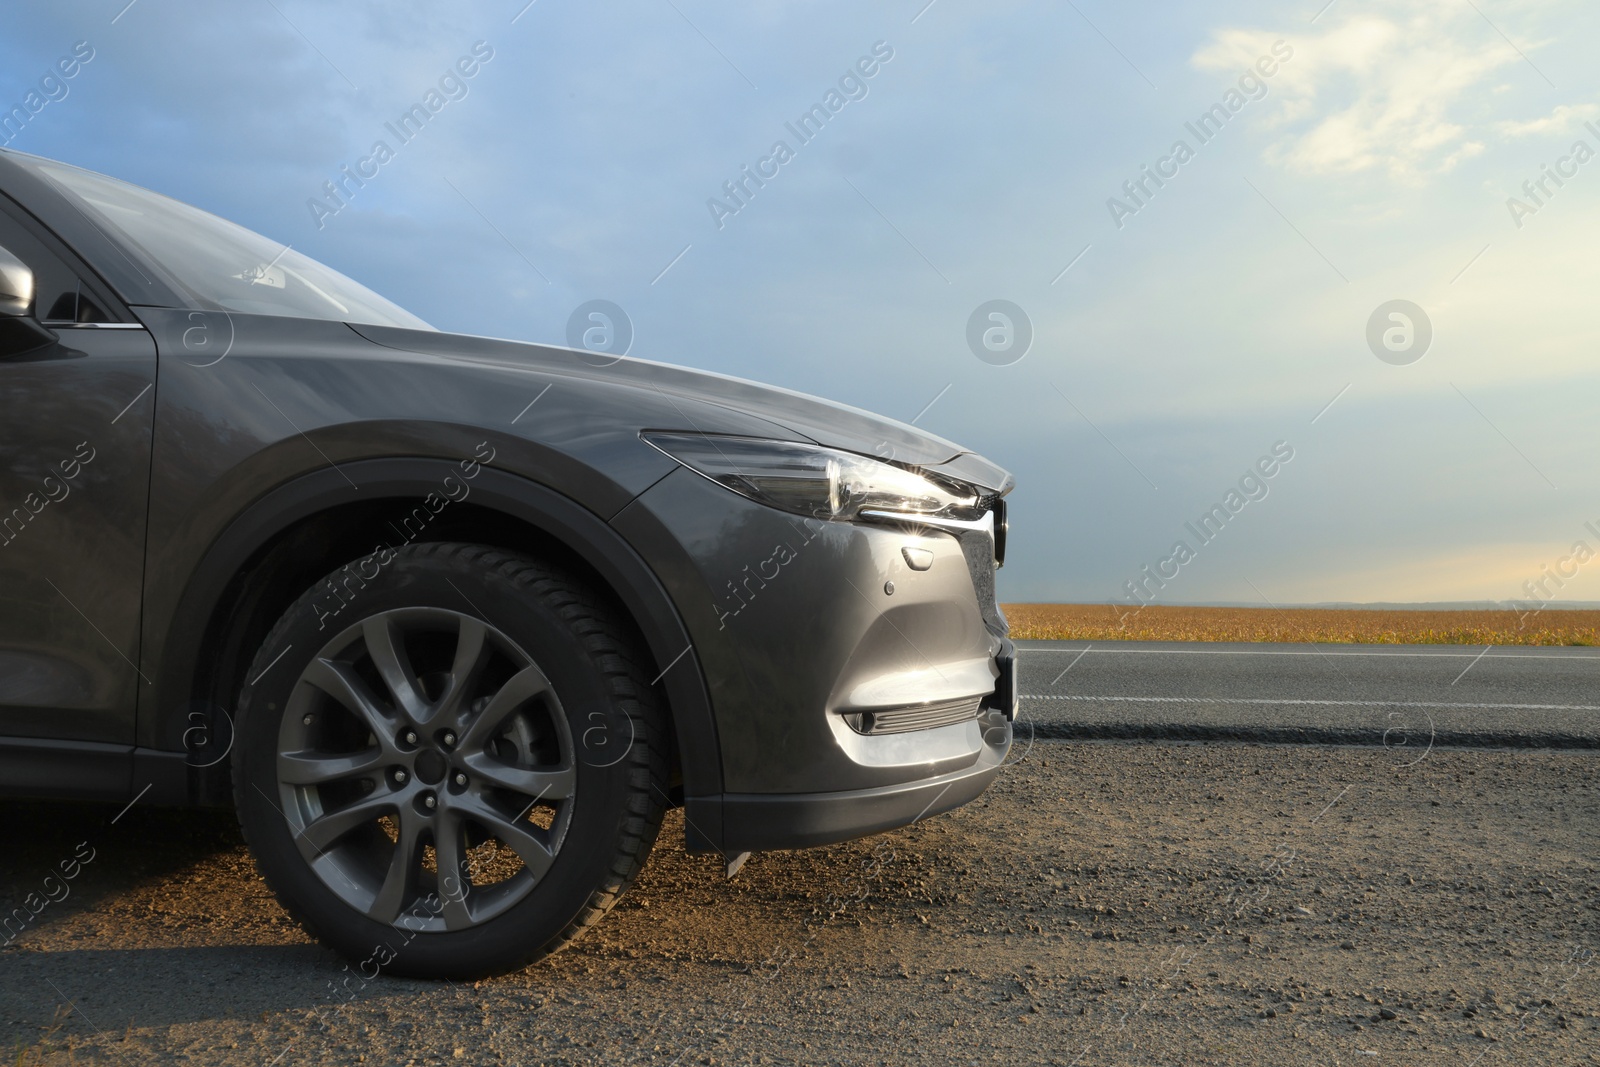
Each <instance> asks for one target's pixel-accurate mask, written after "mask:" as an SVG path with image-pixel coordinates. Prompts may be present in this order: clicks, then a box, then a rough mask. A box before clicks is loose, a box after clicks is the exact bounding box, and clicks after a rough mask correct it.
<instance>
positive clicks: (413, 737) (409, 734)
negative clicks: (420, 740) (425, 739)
mask: <svg viewBox="0 0 1600 1067" xmlns="http://www.w3.org/2000/svg"><path fill="white" fill-rule="evenodd" d="M416 743H417V732H416V731H415V730H407V731H406V744H408V745H414V744H416Z"/></svg>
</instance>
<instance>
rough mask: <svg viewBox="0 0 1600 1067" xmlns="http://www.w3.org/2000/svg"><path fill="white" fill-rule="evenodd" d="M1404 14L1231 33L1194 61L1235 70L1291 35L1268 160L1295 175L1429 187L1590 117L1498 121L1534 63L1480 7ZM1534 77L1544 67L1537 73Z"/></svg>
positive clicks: (1403, 10)
mask: <svg viewBox="0 0 1600 1067" xmlns="http://www.w3.org/2000/svg"><path fill="white" fill-rule="evenodd" d="M1394 6H1396V7H1399V8H1400V12H1399V13H1395V14H1385V15H1375V14H1364V13H1362V14H1353V15H1351V16H1349V17H1347V18H1344V19H1343V20H1339V19H1337V17H1336V16H1337V11H1335V12H1334V13H1333V14H1334V15H1335V18H1332V19H1330V20H1329V21H1328V22H1327V23H1325V24H1324V27H1319V28H1317V29H1315V30H1313V32H1312V34H1311V35H1310V36H1306V35H1303V34H1300V33H1298V32H1285V33H1280V34H1269V33H1266V32H1264V31H1260V30H1245V29H1222V30H1217V31H1214V32H1213V34H1212V37H1211V40H1210V41H1209V42H1208V43H1207V44H1205V45H1204V46H1202V47H1201V48H1199V49H1198V50H1197V51H1196V52H1195V53H1194V55H1193V56H1192V57H1191V60H1190V62H1191V64H1192V65H1193V66H1194V67H1195V68H1196V69H1199V70H1204V71H1216V72H1220V73H1231V72H1233V71H1236V70H1239V69H1241V68H1242V67H1243V66H1244V65H1245V64H1246V63H1248V62H1250V61H1251V60H1253V58H1254V56H1255V55H1258V54H1260V52H1261V51H1262V46H1263V44H1264V43H1266V42H1269V41H1270V40H1272V39H1274V38H1276V37H1283V38H1284V39H1286V40H1288V41H1289V42H1290V43H1291V44H1292V45H1293V46H1294V48H1295V55H1294V58H1293V59H1292V60H1291V61H1290V62H1287V63H1285V64H1284V65H1283V70H1282V72H1281V74H1280V75H1279V77H1278V78H1276V79H1274V81H1273V92H1274V96H1275V99H1276V110H1275V111H1272V112H1269V118H1268V122H1269V123H1270V124H1272V125H1276V126H1278V127H1280V128H1281V129H1282V135H1281V137H1280V138H1279V139H1278V140H1277V142H1276V143H1275V144H1274V145H1273V146H1272V147H1271V148H1270V149H1268V151H1267V153H1266V158H1267V160H1268V161H1269V162H1272V163H1275V164H1277V165H1279V166H1281V167H1283V168H1284V169H1286V170H1288V171H1290V172H1291V173H1295V174H1303V175H1320V176H1339V175H1348V174H1356V173H1363V172H1371V173H1374V174H1377V175H1381V176H1384V177H1386V178H1387V179H1388V180H1390V181H1392V182H1395V183H1398V184H1401V185H1407V186H1422V185H1427V184H1429V183H1430V182H1431V181H1432V180H1433V179H1435V178H1437V177H1439V176H1441V175H1443V174H1446V173H1448V172H1450V171H1451V170H1453V169H1454V168H1455V167H1457V166H1458V165H1459V164H1460V163H1462V162H1463V161H1465V160H1467V159H1470V158H1472V157H1473V156H1476V155H1479V154H1481V153H1482V152H1484V151H1485V148H1486V145H1487V139H1488V137H1489V135H1490V134H1491V133H1499V134H1500V135H1502V137H1506V136H1524V135H1527V134H1531V133H1535V132H1543V131H1549V132H1555V131H1556V130H1557V129H1559V128H1563V127H1564V126H1565V125H1566V124H1570V123H1571V122H1572V121H1574V120H1575V119H1576V118H1578V117H1579V113H1584V114H1586V113H1587V110H1586V109H1585V108H1557V109H1556V111H1555V112H1554V113H1552V114H1551V115H1550V116H1549V117H1547V118H1544V119H1534V120H1530V121H1527V122H1524V123H1520V124H1519V123H1509V124H1508V123H1506V122H1503V121H1502V122H1495V123H1489V122H1487V121H1485V120H1484V118H1483V116H1484V115H1485V114H1486V112H1487V111H1488V105H1489V100H1490V98H1491V97H1492V96H1494V95H1495V93H1496V91H1497V89H1500V88H1503V87H1504V86H1503V85H1499V84H1497V82H1498V81H1499V79H1497V78H1496V77H1495V75H1497V74H1498V73H1500V72H1502V71H1505V72H1507V73H1508V74H1509V73H1511V71H1510V68H1513V67H1515V66H1518V65H1523V64H1524V63H1525V62H1531V60H1528V59H1526V54H1529V53H1532V52H1534V51H1535V50H1536V49H1537V47H1538V44H1537V43H1533V42H1525V43H1524V44H1522V45H1521V46H1520V47H1521V51H1520V52H1519V51H1518V47H1517V46H1513V45H1512V44H1511V43H1510V42H1509V41H1507V40H1506V39H1505V38H1503V37H1501V36H1500V34H1499V33H1497V32H1495V29H1494V27H1493V26H1490V25H1486V24H1485V23H1484V20H1483V18H1482V17H1480V15H1479V14H1478V13H1477V12H1476V11H1475V10H1474V8H1473V7H1472V5H1470V4H1462V3H1456V2H1448V3H1447V2H1442V0H1411V2H1409V3H1404V4H1397V5H1394ZM1526 73H1527V76H1528V77H1529V78H1533V77H1535V76H1536V75H1535V72H1534V71H1533V70H1527V71H1526Z"/></svg>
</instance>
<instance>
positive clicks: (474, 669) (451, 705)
mask: <svg viewBox="0 0 1600 1067" xmlns="http://www.w3.org/2000/svg"><path fill="white" fill-rule="evenodd" d="M487 636H488V629H487V627H485V626H484V625H483V623H481V622H479V621H478V620H477V619H474V618H470V617H468V616H466V615H463V616H461V629H460V631H459V633H458V636H457V638H456V657H455V661H454V662H453V663H451V665H450V679H449V681H448V682H446V683H445V690H444V696H442V697H440V698H439V710H438V711H437V712H436V714H437V715H440V716H447V717H448V718H447V719H446V721H449V719H452V718H454V717H455V716H456V715H458V714H459V713H460V708H461V702H462V700H463V699H464V698H465V697H466V695H467V693H469V692H471V690H472V685H473V683H474V682H476V681H477V680H478V675H479V673H480V672H481V671H482V670H483V667H484V665H485V664H486V663H488V661H489V657H488V656H487V655H485V653H486V651H487V649H486V647H485V638H486V637H487Z"/></svg>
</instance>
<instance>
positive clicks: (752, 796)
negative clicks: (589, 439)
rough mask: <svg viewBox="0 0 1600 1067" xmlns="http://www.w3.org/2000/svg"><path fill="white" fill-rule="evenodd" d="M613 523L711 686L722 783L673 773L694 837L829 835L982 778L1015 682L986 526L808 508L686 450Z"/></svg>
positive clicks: (1001, 744) (917, 811)
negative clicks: (697, 469) (665, 595)
mask: <svg viewBox="0 0 1600 1067" xmlns="http://www.w3.org/2000/svg"><path fill="white" fill-rule="evenodd" d="M612 524H613V526H614V527H615V528H617V529H618V530H619V532H621V533H622V534H623V536H624V537H626V538H627V539H628V540H629V542H630V543H632V544H633V545H634V546H635V548H636V549H638V551H639V552H640V553H641V554H642V555H643V556H644V557H645V559H646V562H647V563H648V564H649V565H650V566H651V567H652V569H653V570H654V571H655V573H656V574H657V576H658V577H659V578H660V579H661V581H662V583H663V584H664V585H665V586H666V587H667V590H668V592H669V594H670V595H671V597H672V599H673V601H674V603H675V604H676V605H677V607H678V610H679V612H680V613H681V615H682V617H683V620H684V624H685V626H686V627H687V629H688V630H689V634H690V639H691V641H692V642H693V648H694V657H695V659H696V660H697V662H698V665H699V667H700V669H701V671H702V672H703V675H704V678H705V681H706V687H707V690H708V692H709V693H710V696H711V704H712V711H713V716H714V719H715V723H716V732H717V737H718V747H719V749H720V756H721V760H722V770H723V792H721V793H719V794H716V795H710V796H700V795H695V793H694V792H693V788H692V786H689V787H688V789H687V793H688V795H686V796H685V798H684V799H685V814H686V817H687V822H688V823H689V827H688V837H689V844H690V847H691V848H696V849H709V850H717V851H723V852H729V853H732V852H740V851H746V850H751V851H753V850H756V849H770V848H793V847H802V846H805V845H814V844H823V843H826V842H829V841H838V840H844V839H847V838H851V837H857V836H861V835H864V834H869V833H874V832H877V831H879V830H883V829H888V828H890V827H893V826H899V825H904V824H906V823H908V822H912V821H914V820H916V819H917V818H919V817H921V816H922V815H924V814H934V813H936V812H939V811H947V810H949V809H950V808H952V807H955V806H957V805H959V804H962V803H965V802H966V801H968V800H970V799H972V798H973V797H974V796H976V795H978V793H980V792H982V790H983V788H984V787H985V786H987V784H988V783H989V781H991V780H992V779H993V777H994V774H995V772H996V771H997V769H998V767H999V766H1000V764H1001V762H1002V761H1003V760H1004V758H1005V753H1006V750H1007V747H1008V746H1009V744H1010V739H1011V732H1010V728H1009V718H1010V716H1011V714H1012V713H1013V712H1014V709H1015V693H1016V686H1015V681H1014V669H1013V650H1012V646H1011V642H1010V641H1009V640H1008V639H1007V638H1006V629H1007V628H1006V624H1005V619H1004V616H1003V615H1002V614H1001V613H1000V610H999V607H998V605H997V604H996V603H995V598H994V573H993V568H994V557H995V544H994V532H993V530H992V529H989V528H987V527H985V528H982V529H966V530H958V531H949V530H940V529H934V528H930V527H927V526H920V527H919V526H911V525H903V524H894V523H883V524H880V523H839V522H822V521H817V520H806V519H803V518H801V517H800V516H795V515H789V514H787V513H784V512H779V511H776V510H774V509H772V508H768V507H765V506H762V505H760V504H756V503H754V502H752V501H749V500H746V499H745V498H743V497H740V496H738V495H736V494H734V493H730V492H728V491H727V490H726V489H724V488H722V487H721V486H718V485H715V484H713V483H711V482H710V481H708V480H707V479H705V478H702V477H700V476H699V475H697V474H694V473H692V472H690V471H688V470H679V471H675V472H674V473H672V474H670V475H668V476H667V477H666V478H664V479H662V480H661V481H660V482H659V483H657V484H656V485H655V486H654V487H652V488H651V489H650V490H648V491H647V492H646V493H644V494H643V495H642V496H640V497H639V498H638V499H637V500H635V501H634V502H633V503H632V504H630V505H629V506H628V507H627V508H625V509H623V511H622V512H620V513H619V514H618V515H617V516H615V517H614V518H613V520H612ZM929 560H931V563H930V562H929ZM913 561H915V562H917V563H918V564H919V565H918V566H912V563H913ZM924 706H929V707H933V706H937V707H943V708H961V709H964V710H962V711H961V712H960V713H959V714H953V715H949V716H948V717H947V719H946V720H941V719H939V717H938V716H937V715H934V716H932V717H930V718H928V719H927V720H923V719H920V718H919V717H918V714H919V713H920V711H921V709H922V708H923V707H924ZM924 721H926V722H932V723H934V724H935V725H934V726H933V727H932V728H920V727H921V725H922V724H923V722H924ZM940 721H946V722H947V724H945V725H937V723H938V722H940ZM872 723H877V724H878V725H877V726H876V727H873V726H871V725H868V724H872ZM885 723H887V724H890V725H889V726H888V727H887V728H885V726H884V724H885ZM895 724H898V725H895ZM686 786H688V783H686Z"/></svg>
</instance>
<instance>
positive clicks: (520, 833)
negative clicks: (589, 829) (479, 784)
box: [451, 793, 555, 880]
mask: <svg viewBox="0 0 1600 1067" xmlns="http://www.w3.org/2000/svg"><path fill="white" fill-rule="evenodd" d="M451 804H452V806H454V807H455V808H456V810H457V811H460V812H462V813H463V814H465V815H468V816H470V817H471V818H472V820H473V821H474V822H477V823H480V824H482V826H483V828H484V829H485V830H488V831H489V832H490V833H491V834H493V835H494V836H495V837H497V838H499V839H500V841H501V843H502V844H504V845H505V846H506V847H507V848H509V849H511V851H513V852H515V853H516V854H517V855H518V856H520V857H522V862H523V864H524V865H525V866H526V867H527V868H528V873H529V874H531V875H532V876H533V877H534V878H535V879H536V880H537V879H539V878H543V877H544V873H545V872H546V871H548V870H549V869H550V864H551V861H553V860H554V859H555V855H554V853H552V852H551V851H550V849H549V848H548V847H546V845H545V843H544V842H543V841H541V840H540V839H539V838H538V836H537V835H536V834H535V832H534V831H535V827H534V826H533V825H532V824H530V823H526V822H521V821H518V822H513V821H512V820H510V819H508V818H506V817H505V816H504V815H501V814H500V813H499V812H498V811H496V810H495V809H494V808H492V807H490V806H489V805H488V804H486V803H484V802H483V801H482V800H481V799H479V798H478V797H475V796H473V795H472V794H470V793H468V794H466V795H465V796H461V797H456V798H454V799H453V800H452V801H451ZM528 806H529V807H530V808H531V807H532V806H533V805H531V804H530V805H528ZM524 814H526V812H524Z"/></svg>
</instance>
